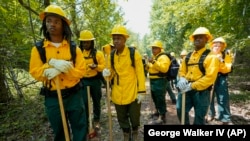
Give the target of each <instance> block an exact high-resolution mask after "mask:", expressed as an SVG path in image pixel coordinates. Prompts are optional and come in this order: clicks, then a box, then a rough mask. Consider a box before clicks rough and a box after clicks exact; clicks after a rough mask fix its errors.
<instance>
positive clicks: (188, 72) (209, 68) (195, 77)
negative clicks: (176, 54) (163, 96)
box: [178, 47, 219, 91]
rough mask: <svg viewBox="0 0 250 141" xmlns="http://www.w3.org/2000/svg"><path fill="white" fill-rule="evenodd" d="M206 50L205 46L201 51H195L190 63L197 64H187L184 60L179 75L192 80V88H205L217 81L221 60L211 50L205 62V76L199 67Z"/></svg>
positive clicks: (199, 89)
mask: <svg viewBox="0 0 250 141" xmlns="http://www.w3.org/2000/svg"><path fill="white" fill-rule="evenodd" d="M205 50H206V48H205V47H204V48H202V49H200V50H199V51H193V52H192V54H191V56H190V59H189V62H188V64H195V63H197V65H190V66H187V64H186V61H184V60H183V61H182V64H181V66H180V69H179V74H178V75H179V77H185V78H186V79H187V80H188V81H190V82H192V85H191V87H192V89H195V90H198V91H201V90H205V89H207V88H208V87H209V86H211V85H212V84H213V83H214V82H215V80H216V77H217V74H218V70H219V60H218V58H217V57H216V56H215V55H214V54H213V53H212V52H210V53H209V54H208V55H207V57H206V58H205V60H204V62H203V66H204V69H205V75H204V76H203V74H202V72H201V71H200V69H199V65H198V62H199V59H200V57H201V55H202V53H203V52H204V51H205Z"/></svg>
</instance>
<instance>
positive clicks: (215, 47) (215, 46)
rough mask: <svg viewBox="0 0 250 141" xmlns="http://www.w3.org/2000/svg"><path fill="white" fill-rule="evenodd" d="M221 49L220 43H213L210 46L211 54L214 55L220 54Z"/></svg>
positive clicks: (221, 44)
mask: <svg viewBox="0 0 250 141" xmlns="http://www.w3.org/2000/svg"><path fill="white" fill-rule="evenodd" d="M222 47H223V43H221V42H215V43H213V46H212V51H213V53H215V54H218V53H220V52H221V50H222Z"/></svg>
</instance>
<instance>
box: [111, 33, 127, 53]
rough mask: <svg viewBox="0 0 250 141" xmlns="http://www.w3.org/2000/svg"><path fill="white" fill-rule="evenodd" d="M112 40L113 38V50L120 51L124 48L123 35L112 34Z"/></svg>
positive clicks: (124, 40)
mask: <svg viewBox="0 0 250 141" xmlns="http://www.w3.org/2000/svg"><path fill="white" fill-rule="evenodd" d="M112 38H113V44H114V48H115V49H117V50H121V49H123V48H124V47H125V43H126V38H125V37H124V36H123V35H120V34H114V35H113V36H112Z"/></svg>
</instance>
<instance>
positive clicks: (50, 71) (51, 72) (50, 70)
mask: <svg viewBox="0 0 250 141" xmlns="http://www.w3.org/2000/svg"><path fill="white" fill-rule="evenodd" d="M60 73H61V72H60V71H59V70H57V69H55V68H48V69H45V70H44V72H43V76H44V77H47V78H48V79H49V80H51V79H53V78H54V77H56V76H57V75H59V74H60Z"/></svg>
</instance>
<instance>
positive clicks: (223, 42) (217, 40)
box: [210, 37, 227, 51]
mask: <svg viewBox="0 0 250 141" xmlns="http://www.w3.org/2000/svg"><path fill="white" fill-rule="evenodd" d="M218 42H219V43H222V44H223V47H222V49H221V50H222V51H223V50H225V48H226V47H227V43H226V41H225V39H224V38H222V37H219V38H216V39H214V40H213V41H212V43H211V44H210V47H212V46H213V44H214V43H218Z"/></svg>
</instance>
